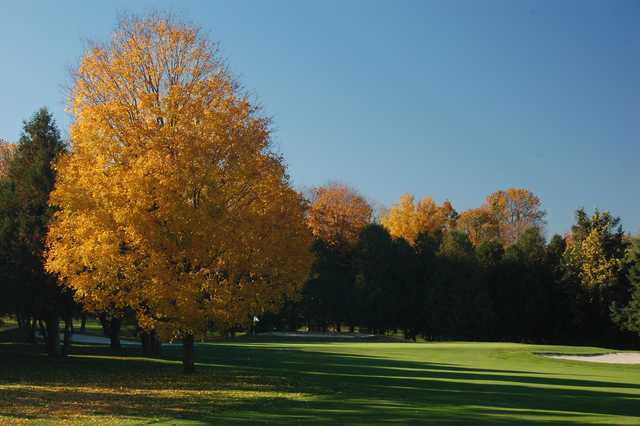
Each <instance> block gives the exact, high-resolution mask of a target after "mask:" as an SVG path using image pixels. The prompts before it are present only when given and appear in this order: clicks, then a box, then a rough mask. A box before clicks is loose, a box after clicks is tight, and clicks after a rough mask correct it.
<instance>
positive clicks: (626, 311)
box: [612, 237, 640, 335]
mask: <svg viewBox="0 0 640 426" xmlns="http://www.w3.org/2000/svg"><path fill="white" fill-rule="evenodd" d="M625 263H626V265H627V279H628V280H629V283H630V284H631V292H630V297H629V301H628V302H627V303H626V304H624V305H623V306H621V309H617V307H616V305H614V306H613V308H612V312H613V317H614V320H615V321H616V323H618V324H619V326H620V327H621V328H623V329H624V330H629V331H631V332H634V333H636V334H638V335H640V237H636V238H635V239H633V241H632V244H631V245H630V247H629V249H628V251H627V255H626V258H625Z"/></svg>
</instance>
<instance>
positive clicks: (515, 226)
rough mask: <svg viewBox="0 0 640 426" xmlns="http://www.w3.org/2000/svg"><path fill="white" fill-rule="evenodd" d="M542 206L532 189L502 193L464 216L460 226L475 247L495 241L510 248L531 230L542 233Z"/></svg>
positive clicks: (501, 191)
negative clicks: (537, 230)
mask: <svg viewBox="0 0 640 426" xmlns="http://www.w3.org/2000/svg"><path fill="white" fill-rule="evenodd" d="M541 205H542V203H541V202H540V198H538V197H537V196H536V195H535V194H534V193H533V192H531V191H529V190H528V189H523V188H509V189H507V190H504V191H503V190H500V191H496V192H494V193H492V194H490V195H489V196H487V198H486V199H485V201H484V203H483V205H482V206H480V207H478V208H475V209H469V210H467V211H464V212H462V213H461V214H460V216H459V217H458V219H457V223H456V226H457V228H458V229H460V230H462V231H464V232H465V233H466V234H467V235H468V236H469V239H470V240H471V242H472V243H473V244H474V245H479V244H481V243H482V242H485V241H492V240H494V241H499V242H500V243H502V244H503V245H504V246H510V245H512V244H515V243H516V241H518V238H520V236H521V235H522V234H524V232H525V231H526V230H527V229H529V228H538V229H542V227H543V226H544V223H545V222H544V217H545V215H546V213H545V211H544V210H542V209H541Z"/></svg>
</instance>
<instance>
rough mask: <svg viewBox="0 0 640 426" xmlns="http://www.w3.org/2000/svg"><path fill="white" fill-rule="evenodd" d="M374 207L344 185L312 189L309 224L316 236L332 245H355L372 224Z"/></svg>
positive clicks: (331, 184)
mask: <svg viewBox="0 0 640 426" xmlns="http://www.w3.org/2000/svg"><path fill="white" fill-rule="evenodd" d="M372 211H373V210H372V208H371V205H370V204H369V202H368V201H367V200H366V199H365V198H364V197H363V196H362V195H360V194H359V193H358V192H357V191H356V190H354V189H352V188H350V187H348V186H347V185H344V184H341V183H329V184H327V185H324V186H320V187H317V188H313V189H312V190H311V197H310V200H309V209H308V211H307V224H308V226H309V228H310V229H311V232H312V233H313V235H314V236H315V237H316V238H318V239H320V240H323V241H325V242H326V243H328V244H329V245H334V246H336V245H341V244H348V245H354V244H355V243H356V241H357V239H358V236H359V234H360V231H362V230H363V229H364V227H365V226H367V225H368V224H369V223H370V222H371V215H372Z"/></svg>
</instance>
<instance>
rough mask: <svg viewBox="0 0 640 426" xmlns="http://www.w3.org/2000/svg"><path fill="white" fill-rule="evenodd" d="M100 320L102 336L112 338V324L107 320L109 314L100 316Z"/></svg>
mask: <svg viewBox="0 0 640 426" xmlns="http://www.w3.org/2000/svg"><path fill="white" fill-rule="evenodd" d="M98 319H100V324H102V334H103V335H104V337H109V336H111V322H110V321H109V320H108V319H107V314H100V315H99V316H98Z"/></svg>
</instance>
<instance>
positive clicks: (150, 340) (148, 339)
mask: <svg viewBox="0 0 640 426" xmlns="http://www.w3.org/2000/svg"><path fill="white" fill-rule="evenodd" d="M140 341H141V343H142V353H143V354H144V355H145V356H158V355H160V353H161V351H162V345H161V343H160V338H159V337H158V333H156V332H155V330H154V331H141V332H140Z"/></svg>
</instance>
